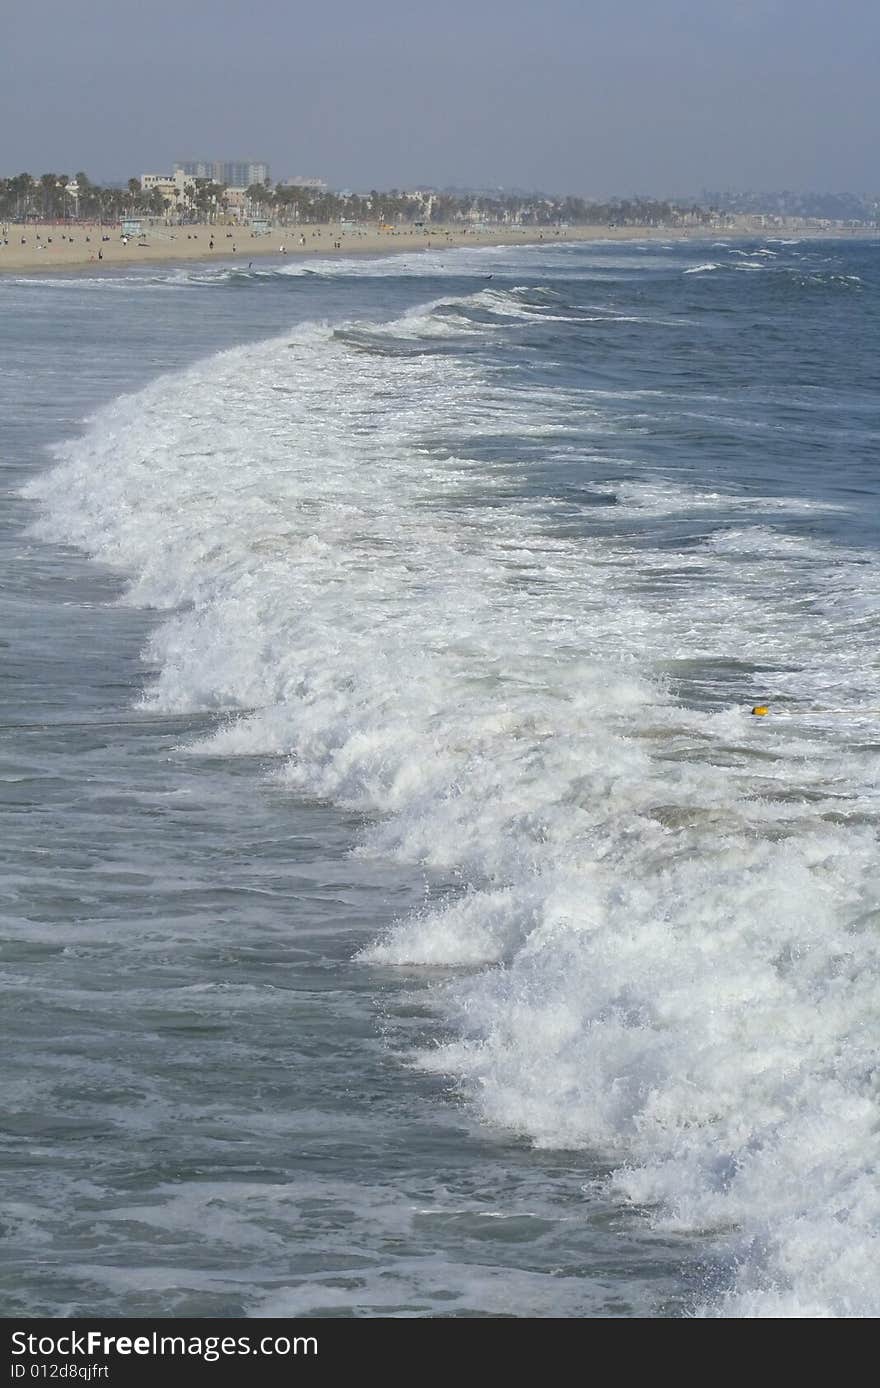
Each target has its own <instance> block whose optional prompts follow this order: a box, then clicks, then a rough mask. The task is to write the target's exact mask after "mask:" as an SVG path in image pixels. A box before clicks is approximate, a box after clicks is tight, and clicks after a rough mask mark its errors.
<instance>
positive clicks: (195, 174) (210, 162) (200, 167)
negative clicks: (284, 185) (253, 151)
mask: <svg viewBox="0 0 880 1388" xmlns="http://www.w3.org/2000/svg"><path fill="white" fill-rule="evenodd" d="M174 172H175V173H181V174H184V175H185V176H186V177H187V178H209V179H211V180H212V182H214V183H222V184H224V185H225V186H226V187H227V188H250V187H252V185H253V184H254V183H261V184H266V183H268V182H269V165H268V164H266V163H263V162H261V161H260V160H258V159H225V160H224V159H181V160H178V161H177V163H176V164H175V165H174Z"/></svg>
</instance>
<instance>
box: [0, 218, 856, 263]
mask: <svg viewBox="0 0 880 1388" xmlns="http://www.w3.org/2000/svg"><path fill="white" fill-rule="evenodd" d="M0 230H2V236H0V273H2V272H3V271H15V272H21V271H22V270H26V271H28V272H33V271H37V272H39V271H51V270H59V269H63V270H77V269H83V268H85V267H89V268H93V267H94V268H98V267H105V266H106V267H107V268H108V269H110V268H112V269H118V268H119V267H120V266H125V265H142V264H144V263H147V262H150V261H182V260H202V261H210V260H212V259H217V260H223V261H228V260H230V259H235V260H240V261H242V262H243V263H245V264H247V262H248V261H251V260H254V259H255V258H256V257H258V256H267V255H272V256H277V255H279V254H285V255H291V256H297V255H309V254H317V253H319V254H321V255H332V254H334V253H335V254H340V253H342V254H347V255H351V254H353V253H358V252H362V253H369V254H373V255H375V254H379V253H381V252H383V251H413V250H427V249H436V248H437V247H438V246H498V245H516V244H519V245H523V244H534V243H536V242H541V241H543V242H552V241H600V240H601V241H608V240H610V241H646V240H653V241H671V240H687V239H703V238H705V237H719V238H721V239H724V238H730V237H734V236H753V235H756V234H761V228H759V227H757V226H755V225H753V224H751V223H747V222H745V221H744V222H743V224H742V225H738V226H737V227H735V228H725V229H724V230H718V229H711V228H704V227H696V226H695V227H692V228H686V229H685V228H661V227H619V226H577V227H563V228H561V229H559V230H556V229H555V228H544V229H543V230H542V229H541V228H539V227H486V228H463V227H460V226H455V227H445V226H431V227H425V228H411V227H410V228H401V229H399V230H398V229H395V230H393V231H388V230H382V229H380V228H379V227H377V226H365V227H359V228H352V227H340V226H338V225H335V226H334V225H323V226H305V227H277V228H275V229H273V230H272V231H271V232H270V233H268V234H266V233H255V232H253V231H251V229H250V227H247V226H239V227H228V226H213V227H212V226H207V225H197V226H187V227H169V226H165V225H164V224H162V223H158V224H156V225H153V226H147V227H146V230H145V232H144V234H143V235H141V236H129V237H128V238H123V236H122V233H121V232H120V230H119V228H118V227H115V226H114V227H112V228H110V227H103V228H102V227H99V226H88V227H85V226H76V225H68V226H63V225H56V226H52V225H42V226H37V227H35V226H34V225H33V224H31V225H28V226H22V225H16V224H13V223H10V224H8V225H5V226H3V227H2V229H0ZM763 234H767V235H773V234H776V235H780V234H784V235H813V236H815V235H821V234H824V235H826V236H827V235H835V234H840V233H834V232H828V231H825V232H819V231H818V230H817V229H816V228H810V229H806V228H804V229H801V228H798V229H794V228H792V229H788V228H787V229H786V230H785V231H784V232H780V231H778V230H777V231H775V232H774V231H769V232H768V231H766V230H765V231H764V233H763Z"/></svg>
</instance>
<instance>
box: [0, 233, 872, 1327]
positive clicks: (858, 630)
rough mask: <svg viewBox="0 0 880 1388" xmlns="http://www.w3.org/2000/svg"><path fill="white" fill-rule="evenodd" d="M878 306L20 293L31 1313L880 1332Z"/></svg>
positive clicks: (19, 1170) (101, 282) (12, 449)
mask: <svg viewBox="0 0 880 1388" xmlns="http://www.w3.org/2000/svg"><path fill="white" fill-rule="evenodd" d="M878 304H880V243H877V242H858V241H852V242H843V241H829V242H816V241H798V240H795V239H788V240H779V239H767V240H760V241H754V242H741V241H731V242H725V241H723V240H719V241H717V242H714V243H713V242H711V241H706V242H703V243H693V244H674V245H672V244H670V245H665V244H659V243H656V242H655V243H652V244H631V245H622V244H619V245H614V244H596V245H588V244H581V245H564V244H559V243H554V244H550V245H547V244H544V245H537V246H534V247H524V248H523V247H518V248H498V249H480V250H476V249H470V250H458V251H449V250H443V251H436V250H435V251H431V252H428V253H425V254H422V255H418V256H410V257H405V256H401V257H389V258H382V259H369V258H350V259H346V258H338V259H334V260H317V259H310V260H308V261H304V262H296V263H294V262H293V261H287V262H279V263H277V264H269V263H268V262H263V261H261V262H260V263H259V268H257V269H253V270H250V271H245V270H242V269H240V268H231V267H225V266H212V267H210V268H208V267H195V268H193V267H188V268H185V269H181V268H177V267H171V268H167V269H165V268H162V269H153V268H150V269H149V270H133V271H129V272H119V273H115V274H114V273H107V274H103V275H102V276H101V277H100V278H96V277H94V276H90V275H89V274H87V273H84V274H80V275H69V276H58V277H53V276H40V277H33V278H31V279H28V278H27V277H24V276H22V277H17V278H16V277H11V276H7V277H4V278H2V279H0V353H2V358H3V363H4V370H3V374H2V376H0V466H2V487H3V507H2V516H0V595H2V596H0V622H2V625H0V645H2V665H0V677H2V682H0V702H2V709H0V777H2V782H0V786H2V789H0V799H2V832H0V856H2V878H0V891H2V899H0V908H2V929H0V936H2V975H0V977H2V986H3V1004H4V1016H5V1019H6V1022H5V1026H6V1028H7V1032H6V1040H5V1042H4V1057H5V1059H4V1065H3V1087H4V1090H5V1100H4V1108H5V1115H6V1116H5V1119H4V1122H3V1137H2V1164H3V1174H2V1184H3V1202H2V1224H3V1228H4V1235H5V1237H4V1240H3V1247H4V1249H5V1252H4V1253H3V1255H2V1256H3V1260H4V1261H3V1265H2V1295H0V1304H2V1308H3V1313H4V1314H6V1315H12V1314H27V1313H30V1314H39V1313H42V1314H49V1315H74V1314H80V1315H82V1314H88V1313H91V1314H104V1315H113V1316H125V1315H135V1314H138V1315H147V1316H149V1315H156V1316H182V1315H207V1316H236V1315H247V1316H268V1315H297V1314H317V1315H326V1316H347V1315H356V1316H426V1315H431V1316H499V1315H510V1316H517V1317H524V1316H528V1317H559V1316H562V1317H581V1316H584V1317H593V1316H605V1317H607V1316H612V1317H669V1316H692V1315H698V1316H736V1317H744V1316H745V1317H753V1316H754V1317H775V1316H783V1317H789V1316H792V1317H853V1316H855V1317H861V1316H875V1315H877V1314H878V1312H880V1278H878V1267H880V1257H878V1220H880V1187H878V1182H877V1160H878V1146H880V1137H878V1110H877V1099H878V1092H877V1089H878V1084H877V1079H878V1070H877V1034H878V1015H880V981H878V980H880V957H878V953H880V951H878V927H880V901H878V897H880V853H878V845H877V828H878V817H880V800H878V770H880V722H878V719H880V658H878V635H880V567H878V558H880V555H878V544H880V466H878V433H880V417H878V396H877V389H878V361H880V355H878V349H880V316H878ZM756 703H762V704H767V705H769V707H770V714H769V715H768V716H767V717H766V718H756V717H753V716H751V714H750V711H749V710H750V708H751V707H752V706H753V705H754V704H756Z"/></svg>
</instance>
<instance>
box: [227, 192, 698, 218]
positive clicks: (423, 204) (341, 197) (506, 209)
mask: <svg viewBox="0 0 880 1388" xmlns="http://www.w3.org/2000/svg"><path fill="white" fill-rule="evenodd" d="M247 192H248V199H249V201H250V202H251V204H252V205H253V206H254V207H255V208H259V209H260V210H261V211H262V212H263V214H264V215H266V216H268V217H271V218H272V219H273V220H274V221H278V222H281V223H282V224H288V223H308V222H338V221H351V222H376V221H378V222H385V223H387V224H388V225H391V226H394V225H400V224H410V223H413V222H425V223H432V224H441V223H442V224H449V223H455V222H476V221H483V222H491V223H501V224H504V223H507V224H513V225H517V226H546V227H550V226H558V225H560V223H565V224H567V225H570V226H575V225H589V226H608V225H617V226H645V227H648V226H660V225H662V226H676V225H680V224H682V223H684V222H687V223H693V222H706V223H708V222H709V221H710V220H711V214H710V213H709V212H707V211H706V210H705V209H704V208H701V207H698V206H696V204H689V205H687V206H679V205H677V204H673V203H670V202H665V201H656V200H653V199H650V198H613V199H611V200H610V201H609V202H587V201H585V200H584V199H583V198H577V197H546V196H544V195H538V194H535V195H522V194H504V193H498V194H487V193H466V192H456V193H438V192H433V191H419V192H412V193H405V192H399V191H398V190H397V189H396V188H392V189H391V191H390V192H387V193H382V192H379V191H378V190H377V189H375V188H374V189H372V190H371V191H370V192H369V193H333V192H329V191H327V190H326V189H318V188H309V187H299V186H295V187H293V186H289V185H286V184H283V183H279V184H277V185H276V186H275V187H274V188H271V187H264V186H263V185H262V184H258V183H257V184H253V185H252V187H250V188H248V190H247Z"/></svg>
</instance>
